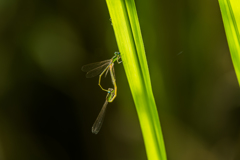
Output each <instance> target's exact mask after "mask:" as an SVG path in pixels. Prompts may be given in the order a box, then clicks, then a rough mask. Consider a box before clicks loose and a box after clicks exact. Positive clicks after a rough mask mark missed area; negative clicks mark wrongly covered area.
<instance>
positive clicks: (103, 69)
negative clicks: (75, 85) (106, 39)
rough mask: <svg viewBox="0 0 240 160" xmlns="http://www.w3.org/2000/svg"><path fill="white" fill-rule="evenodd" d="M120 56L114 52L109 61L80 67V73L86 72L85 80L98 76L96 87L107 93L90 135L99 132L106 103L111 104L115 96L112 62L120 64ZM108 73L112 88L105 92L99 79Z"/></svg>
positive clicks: (115, 88)
mask: <svg viewBox="0 0 240 160" xmlns="http://www.w3.org/2000/svg"><path fill="white" fill-rule="evenodd" d="M120 59H121V56H120V53H119V52H115V53H114V56H113V57H112V58H111V59H108V60H105V61H101V62H96V63H91V64H87V65H85V66H83V67H82V71H84V72H87V74H86V77H87V78H92V77H95V76H97V75H99V80H98V85H99V86H100V88H101V89H102V90H103V91H106V92H107V96H106V101H105V103H104V104H103V107H102V109H101V111H100V113H99V115H98V117H97V119H96V121H95V122H94V124H93V126H92V133H94V134H98V132H99V130H100V129H101V127H102V123H103V119H104V116H105V113H106V109H107V104H108V102H112V101H113V100H114V99H115V98H116V96H117V84H116V77H115V71H114V62H115V61H117V63H118V64H120V63H121V62H122V61H120ZM108 72H110V76H111V80H112V83H113V88H108V89H107V90H106V89H104V88H103V87H102V86H101V79H102V75H103V74H104V73H105V77H106V76H107V74H108Z"/></svg>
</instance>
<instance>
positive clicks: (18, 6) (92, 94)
mask: <svg viewBox="0 0 240 160" xmlns="http://www.w3.org/2000/svg"><path fill="white" fill-rule="evenodd" d="M135 3H136V7H137V11H138V16H139V20H140V25H141V30H142V34H143V40H144V43H145V49H146V53H147V59H148V64H149V70H150V75H151V81H152V86H153V91H154V95H155V100H156V103H157V106H158V112H159V116H160V119H161V124H162V130H163V135H164V138H165V145H166V150H167V155H168V160H193V159H194V160H239V159H240V132H239V131H240V130H239V129H240V89H239V86H238V82H237V79H236V75H235V72H234V69H233V65H232V62H231V57H230V54H229V50H228V45H227V41H226V37H225V32H224V28H223V23H222V19H221V14H220V9H219V5H218V1H217V0H215V1H210V0H196V1H192V0H175V1H174V0H172V1H162V0H147V1H144V0H136V1H135ZM109 18H110V17H109V14H108V9H107V5H106V2H105V1H104V0H102V1H100V0H91V1H83V0H69V1H64V0H58V1H57V0H35V1H29V0H0V160H55V159H57V160H79V159H84V160H92V159H98V160H146V159H147V158H146V153H145V148H144V143H143V140H142V135H141V130H140V127H139V122H138V117H137V114H136V111H135V107H134V104H133V100H132V96H131V93H130V90H129V86H128V82H127V80H126V76H125V73H124V70H123V67H122V64H120V65H117V64H116V65H115V71H116V78H117V85H118V96H117V98H116V99H115V101H114V102H113V103H110V104H109V106H108V107H109V108H108V112H107V114H106V117H105V121H104V124H103V127H102V129H101V131H100V132H99V134H98V135H94V134H92V133H91V127H92V124H93V123H94V121H95V119H96V117H97V115H98V113H99V112H100V109H101V107H102V105H103V103H104V101H105V97H106V93H105V92H103V91H102V90H101V89H100V88H99V86H98V85H97V83H98V77H96V78H91V79H87V78H85V74H86V73H84V72H82V71H81V67H82V66H83V65H85V64H88V63H92V62H97V61H101V60H105V59H110V58H111V57H112V56H113V53H114V52H115V51H118V47H117V44H116V40H115V36H114V31H113V28H112V26H111V22H110V20H109ZM123 63H124V62H123ZM103 81H104V82H103V86H104V87H105V88H108V87H112V83H111V81H110V78H109V77H108V78H106V79H104V80H103Z"/></svg>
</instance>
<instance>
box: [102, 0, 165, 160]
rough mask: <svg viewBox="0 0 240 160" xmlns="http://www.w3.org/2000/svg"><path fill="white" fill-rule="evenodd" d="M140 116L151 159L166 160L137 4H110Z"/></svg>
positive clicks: (116, 0)
mask: <svg viewBox="0 0 240 160" xmlns="http://www.w3.org/2000/svg"><path fill="white" fill-rule="evenodd" d="M106 1H107V5H108V9H109V12H110V16H111V19H112V24H113V28H114V32H115V36H116V40H117V44H118V47H119V51H120V53H121V57H122V61H123V66H124V69H125V72H126V75H127V79H128V83H129V86H130V89H131V93H132V96H133V99H134V103H135V106H136V110H137V113H138V117H139V121H140V126H141V129H142V134H143V139H144V143H145V148H146V152H147V156H148V159H151V160H166V159H167V157H166V152H165V146H164V141H163V136H162V132H161V127H160V121H159V117H158V112H157V107H156V104H155V100H154V96H153V93H152V87H151V81H150V75H149V70H148V65H147V59H146V55H145V49H144V44H143V39H142V35H141V30H140V25H139V21H138V16H137V11H136V7H135V3H134V0H106Z"/></svg>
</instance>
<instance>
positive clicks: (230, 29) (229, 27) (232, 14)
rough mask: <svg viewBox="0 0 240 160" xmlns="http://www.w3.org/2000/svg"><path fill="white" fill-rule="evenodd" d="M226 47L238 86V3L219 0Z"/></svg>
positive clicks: (239, 37)
mask: <svg viewBox="0 0 240 160" xmlns="http://www.w3.org/2000/svg"><path fill="white" fill-rule="evenodd" d="M219 5H220V9H221V13H222V18H223V23H224V28H225V32H226V36H227V41H228V46H229V50H230V53H231V57H232V61H233V65H234V68H235V72H236V74H237V78H238V82H239V85H240V1H239V0H219Z"/></svg>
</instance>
